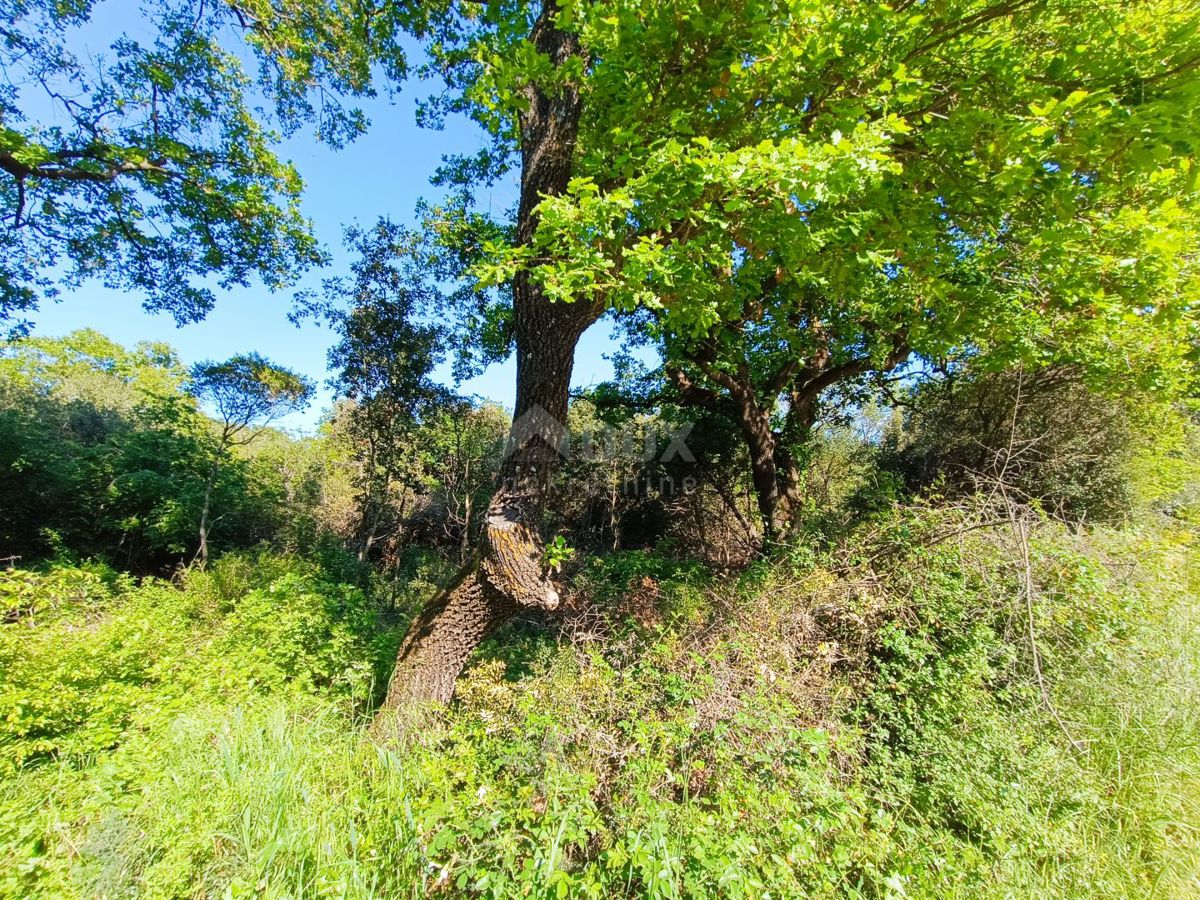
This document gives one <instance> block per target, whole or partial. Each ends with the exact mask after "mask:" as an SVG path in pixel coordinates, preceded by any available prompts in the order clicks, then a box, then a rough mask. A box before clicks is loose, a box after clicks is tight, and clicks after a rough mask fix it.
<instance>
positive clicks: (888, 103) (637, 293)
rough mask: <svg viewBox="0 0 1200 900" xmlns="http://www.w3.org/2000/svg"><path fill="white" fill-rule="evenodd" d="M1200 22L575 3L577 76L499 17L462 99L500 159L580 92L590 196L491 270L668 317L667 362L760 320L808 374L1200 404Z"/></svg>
mask: <svg viewBox="0 0 1200 900" xmlns="http://www.w3.org/2000/svg"><path fill="white" fill-rule="evenodd" d="M491 11H492V7H489V13H490V12H491ZM1197 18H1198V17H1197V14H1196V12H1195V11H1194V10H1191V9H1190V8H1188V7H1186V6H1181V5H1179V4H1176V3H1172V2H1165V0H1164V2H1150V3H1143V4H1136V5H1134V4H1121V5H1118V6H1117V7H1112V8H1110V7H1107V6H1106V7H1103V8H1100V7H1087V8H1080V7H1078V6H1077V5H1076V4H1067V3H1061V2H1043V3H1034V2H1022V0H1011V2H1003V0H1002V2H985V3H980V2H939V3H909V2H900V3H897V4H895V5H894V6H892V7H887V6H881V5H876V4H828V3H818V2H749V0H744V2H738V3H725V2H720V3H718V2H707V0H698V2H669V3H655V4H645V3H635V2H604V3H584V2H568V3H565V4H562V5H561V6H560V13H559V22H560V24H561V25H563V26H564V27H569V28H573V29H577V30H578V31H579V33H580V35H581V42H582V45H583V48H584V51H583V53H582V55H581V56H580V57H579V58H577V59H574V60H571V61H570V64H568V65H564V66H559V67H557V68H555V67H552V66H551V64H550V61H549V60H548V59H546V58H544V57H540V56H539V55H538V54H536V53H535V52H534V51H533V49H532V44H531V43H530V42H529V41H528V40H527V39H526V38H524V37H522V36H515V37H514V35H517V33H518V29H517V27H516V25H515V23H514V21H512V20H502V21H500V22H499V23H498V24H497V25H496V27H495V28H494V30H493V31H491V32H488V33H487V34H482V33H477V34H475V35H470V36H468V38H467V39H464V40H463V41H462V42H460V44H459V46H458V48H457V49H456V50H453V51H451V50H447V51H445V54H446V59H447V60H449V61H450V62H456V63H457V64H458V66H459V67H458V69H457V70H455V71H457V72H458V73H459V76H460V77H459V79H458V81H457V82H455V81H454V80H453V79H452V83H454V84H457V85H458V86H459V87H460V89H461V93H460V94H459V96H458V98H457V99H456V100H455V101H454V102H452V103H447V104H445V106H446V107H447V108H451V107H453V108H459V109H464V110H466V111H468V112H470V113H471V114H473V115H474V116H475V118H476V119H477V120H478V121H480V122H482V123H484V124H485V125H487V126H488V127H489V128H490V129H491V131H492V133H493V134H494V135H495V136H496V139H497V146H498V147H500V148H501V149H504V150H510V149H511V147H512V146H513V140H514V128H513V123H514V121H515V117H516V115H517V114H518V113H519V111H520V110H521V109H522V105H523V103H524V102H525V99H524V98H525V91H524V90H523V87H522V86H523V85H525V84H527V83H528V82H529V81H530V80H533V79H540V80H541V82H542V83H553V81H554V80H555V79H559V80H562V81H568V80H569V81H570V82H572V83H575V84H577V85H578V86H579V89H580V91H581V93H582V96H583V98H584V103H583V109H584V112H583V120H582V123H581V134H580V141H579V151H578V153H577V157H576V159H575V160H574V172H575V177H574V179H573V181H572V182H571V185H570V189H569V191H568V192H567V193H566V194H564V195H562V196H558V197H547V198H544V200H543V202H542V204H541V206H540V208H539V214H540V221H539V227H538V230H537V234H536V236H535V238H534V240H533V241H532V242H531V243H528V244H523V245H517V244H515V243H513V242H505V241H493V242H492V243H491V244H490V245H489V249H490V251H491V254H492V256H491V259H490V260H489V262H488V263H487V264H485V265H482V266H480V267H478V268H477V272H478V273H479V274H480V275H481V277H482V278H483V279H484V281H485V282H499V281H502V280H505V279H509V278H511V277H513V275H514V274H515V273H516V272H517V271H520V270H522V269H528V270H529V271H531V272H532V274H533V277H534V278H535V279H538V280H540V281H541V282H542V283H543V284H544V285H545V286H546V287H547V289H548V290H549V291H550V293H551V294H552V295H553V296H554V297H556V298H557V299H559V300H561V301H564V302H572V301H576V300H578V299H581V298H587V299H591V298H594V297H597V296H599V297H601V298H603V300H604V301H605V302H606V303H607V304H608V305H609V306H610V307H611V308H614V309H617V310H621V311H631V310H636V309H641V310H649V311H650V313H651V315H649V316H648V317H647V318H646V319H645V320H644V321H643V322H642V324H641V326H639V327H642V328H644V329H645V330H647V331H648V332H649V333H650V334H651V335H654V336H660V337H663V338H665V339H666V340H668V353H670V352H672V349H673V348H680V347H684V348H686V347H688V346H689V345H695V344H696V343H697V342H701V341H707V340H710V339H712V338H713V337H714V336H716V337H718V338H719V339H721V340H725V341H736V340H738V339H739V338H738V334H740V333H741V328H740V324H744V323H751V324H752V323H765V324H763V326H762V329H761V333H760V335H759V336H758V337H757V338H756V341H757V342H758V344H759V345H760V346H762V347H764V348H767V347H773V348H775V349H777V350H780V351H782V352H784V353H785V354H786V355H787V356H788V357H790V358H796V359H801V360H803V359H812V358H813V357H815V356H820V355H833V356H837V355H839V354H840V355H842V356H845V357H850V356H860V355H862V354H863V353H864V352H865V353H866V354H868V355H873V356H874V357H875V358H877V359H882V358H883V357H885V356H886V355H887V354H889V353H891V352H894V351H895V349H896V347H897V346H898V345H901V344H902V345H906V346H909V347H911V348H912V349H913V350H915V351H916V352H918V353H921V354H924V355H927V356H929V357H935V358H940V357H944V356H946V355H950V354H956V353H972V354H978V353H984V354H986V355H987V356H988V357H989V358H990V359H992V360H994V361H996V362H997V363H1009V362H1013V361H1015V360H1024V361H1030V362H1034V363H1047V362H1064V361H1073V362H1083V363H1084V364H1085V365H1086V366H1087V367H1088V368H1089V370H1090V371H1092V372H1094V373H1095V374H1097V375H1098V376H1100V377H1108V378H1127V377H1130V376H1133V377H1135V378H1137V379H1139V380H1141V381H1142V382H1144V383H1146V384H1148V385H1154V386H1158V387H1171V386H1174V387H1179V386H1180V384H1181V383H1182V382H1183V381H1184V380H1185V379H1187V378H1188V377H1190V369H1191V361H1192V352H1193V348H1194V344H1195V321H1194V309H1193V306H1194V301H1193V299H1192V298H1194V296H1195V294H1196V288H1197V284H1198V283H1197V273H1196V266H1195V254H1194V248H1195V246H1196V239H1197V215H1196V212H1197V207H1196V175H1197V168H1196V164H1195V148H1196V138H1197V135H1196V120H1195V116H1194V113H1193V110H1194V109H1195V108H1196V107H1197V105H1200V79H1197V78H1196V77H1195V76H1196V70H1197V66H1198V65H1200V33H1198V30H1197ZM455 54H457V55H455ZM480 159H483V157H480ZM480 159H476V160H475V161H474V162H475V163H477V164H478V163H479V162H480ZM505 159H506V157H505V156H504V154H503V153H498V152H496V151H494V150H489V151H488V155H487V160H489V161H491V162H493V163H495V162H497V161H498V160H499V161H503V160H505ZM501 168H502V166H499V165H497V166H494V167H493V169H492V170H490V171H491V172H492V173H493V174H494V173H495V172H497V171H500V169H501ZM479 171H480V169H479V165H475V166H474V167H472V166H471V165H467V164H466V162H465V161H464V162H461V164H460V165H459V167H458V168H457V170H455V171H453V172H451V173H450V174H451V175H456V176H457V177H459V179H460V180H463V181H469V180H471V179H472V178H475V180H476V181H478V173H479ZM728 323H735V324H738V325H739V327H738V328H735V329H734V331H733V332H732V333H728V334H725V335H723V336H722V334H721V333H722V331H723V330H724V331H728V329H726V328H725V326H726V325H727V324H728ZM741 349H742V350H743V351H745V350H746V348H745V347H743V348H741ZM745 358H746V353H745V352H737V353H732V354H729V355H728V356H724V355H722V354H717V361H716V365H718V366H726V367H727V368H730V369H732V367H734V366H735V365H736V362H737V361H741V360H744V359H745Z"/></svg>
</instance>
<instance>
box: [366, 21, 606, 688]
mask: <svg viewBox="0 0 1200 900" xmlns="http://www.w3.org/2000/svg"><path fill="white" fill-rule="evenodd" d="M556 11H557V3H556V2H555V0H545V2H544V4H543V7H542V10H541V13H540V15H539V17H538V19H537V21H536V23H535V24H534V27H533V30H532V32H531V34H530V38H531V40H532V41H533V43H534V44H535V46H536V47H537V48H538V50H539V51H540V52H542V53H544V54H546V55H547V56H548V57H549V58H550V59H551V60H552V61H553V62H554V63H555V64H556V65H561V64H562V63H564V62H566V61H567V60H568V59H570V58H571V57H572V56H576V55H578V54H579V53H580V47H579V41H578V36H577V35H575V34H572V33H570V32H566V31H562V30H561V29H559V28H558V27H557V26H556V25H555V15H556ZM525 93H526V99H527V100H528V108H527V110H526V111H525V112H524V113H522V115H521V117H520V133H521V155H522V165H521V200H520V205H519V207H518V213H517V240H518V242H520V243H527V242H528V241H530V240H531V239H532V238H533V235H534V233H535V231H536V230H537V205H538V203H539V202H541V198H542V197H543V196H546V195H555V194H559V193H562V192H563V191H564V190H565V189H566V186H567V182H568V181H569V180H570V178H571V172H572V167H573V163H574V156H575V142H576V137H577V134H578V130H579V113H580V99H579V92H578V90H577V89H575V88H574V87H572V86H569V85H568V86H566V87H562V88H559V89H556V90H554V91H547V90H544V89H543V88H542V87H540V86H538V85H533V84H531V85H528V86H526V88H525ZM601 312H602V307H601V306H599V305H598V304H597V303H595V302H593V301H590V300H579V301H576V302H574V303H553V302H551V301H550V300H549V299H548V298H547V297H546V296H545V294H544V292H543V291H542V289H541V287H540V285H539V284H538V283H537V281H536V279H534V278H532V277H530V273H528V272H523V273H520V274H519V275H518V276H517V277H516V278H515V279H514V283H513V322H514V331H515V338H516V352H517V394H516V403H515V406H514V410H513V429H512V432H511V434H510V437H509V447H508V452H507V455H506V457H505V459H504V462H503V464H502V466H501V470H500V484H499V486H498V488H497V490H496V493H495V494H494V495H493V497H492V500H491V502H490V503H489V505H488V510H487V516H486V518H485V527H484V532H483V535H482V537H481V540H480V546H479V548H478V550H477V552H476V553H475V555H474V556H473V557H472V559H471V561H470V562H469V563H468V564H467V565H466V566H465V567H464V568H463V570H462V571H461V572H460V573H459V575H458V577H457V578H456V579H455V581H454V583H453V584H452V585H451V586H450V587H449V588H447V589H446V590H445V591H444V592H443V593H442V595H441V596H439V597H438V598H437V599H436V600H434V601H432V602H431V603H430V604H428V605H427V606H426V607H425V609H423V610H422V611H421V614H420V615H419V616H418V617H417V619H416V621H415V622H414V623H413V625H412V627H411V628H410V629H409V632H408V634H407V635H406V637H405V639H404V642H403V643H402V644H401V647H400V651H399V654H398V657H397V662H396V670H395V673H394V674H393V676H392V681H391V684H390V685H389V688H388V694H387V700H386V702H385V708H398V707H403V706H406V705H408V704H411V703H413V702H426V703H446V702H448V701H449V700H450V698H451V697H452V696H453V693H454V682H455V680H456V679H457V677H458V675H459V673H460V672H461V671H462V668H463V665H464V664H465V663H466V661H467V658H468V657H469V656H470V654H471V651H472V650H474V648H475V647H476V646H477V645H478V644H479V642H480V641H481V640H483V639H484V638H485V637H486V636H487V635H488V634H490V633H491V632H492V631H494V630H495V629H496V628H498V627H499V626H500V625H502V624H504V623H505V622H506V621H508V619H510V618H511V617H512V616H513V615H514V614H515V613H516V612H517V611H519V610H520V609H522V608H528V607H540V608H543V609H553V608H555V607H556V606H557V605H558V602H559V589H558V588H557V587H556V586H555V585H554V584H553V583H552V581H551V580H550V578H549V574H548V573H547V571H546V569H545V565H544V562H543V556H544V548H543V545H542V541H541V538H540V536H539V533H538V526H539V523H540V519H541V514H542V509H543V506H544V503H545V497H546V491H547V489H548V487H549V484H550V479H551V477H552V475H553V474H554V471H555V468H556V467H557V465H558V460H559V446H560V442H561V439H562V437H563V434H564V433H565V422H566V417H567V403H568V398H569V390H570V385H571V369H572V365H573V363H574V358H575V345H576V344H577V343H578V341H579V337H580V335H581V334H583V332H584V330H585V329H586V328H587V327H588V326H589V325H591V324H592V323H593V322H595V321H596V319H597V318H598V317H599V315H600V313H601Z"/></svg>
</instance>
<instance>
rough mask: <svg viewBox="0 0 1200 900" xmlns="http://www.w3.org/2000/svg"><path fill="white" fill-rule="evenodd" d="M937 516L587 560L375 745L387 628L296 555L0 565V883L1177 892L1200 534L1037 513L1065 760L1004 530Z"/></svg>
mask: <svg viewBox="0 0 1200 900" xmlns="http://www.w3.org/2000/svg"><path fill="white" fill-rule="evenodd" d="M961 524H962V523H961V521H960V520H959V519H957V518H955V516H954V514H952V513H951V512H948V511H936V510H909V511H904V512H898V513H895V514H891V515H888V516H884V517H882V518H880V519H878V520H877V521H876V523H875V524H874V525H873V526H872V527H871V528H870V529H864V530H863V532H862V533H861V534H860V535H858V536H857V537H853V538H850V539H848V541H847V542H846V543H845V544H842V545H839V546H838V547H835V548H834V549H832V550H829V551H827V552H826V551H821V552H817V551H814V550H812V549H811V548H809V549H806V548H798V549H797V550H796V552H795V553H794V554H793V555H792V556H791V557H790V558H788V559H779V560H776V561H775V562H773V563H763V564H760V565H757V566H755V567H753V568H752V569H751V570H749V571H748V572H746V573H745V574H744V575H742V576H741V577H740V578H738V579H736V580H731V581H730V580H726V581H717V580H714V579H713V578H711V577H710V576H708V575H707V574H706V573H704V572H703V571H702V570H701V569H699V568H698V567H696V566H694V565H690V564H684V563H679V562H673V561H671V560H668V559H665V558H663V557H658V556H654V555H652V554H638V553H634V554H620V555H615V556H611V557H608V558H605V559H603V560H599V561H596V562H595V563H593V564H592V565H590V566H588V567H587V568H586V570H585V573H584V575H583V576H582V578H581V581H580V584H581V586H582V587H583V589H585V590H586V591H587V592H588V594H589V595H590V596H591V597H592V600H593V608H594V609H598V610H599V611H600V614H599V616H598V617H593V618H591V619H588V620H587V621H586V622H583V623H582V624H581V623H579V622H576V623H571V622H568V623H567V624H566V625H565V626H564V627H562V629H561V634H559V633H557V632H556V631H555V630H554V629H545V628H541V627H534V626H531V625H529V624H524V623H518V624H516V625H515V626H513V627H512V628H511V629H509V631H508V632H507V633H506V634H504V635H501V636H499V637H498V638H497V639H495V640H493V641H492V642H490V643H489V644H488V645H486V646H485V647H484V648H482V649H481V652H480V653H479V655H478V658H477V660H476V662H475V663H474V665H473V667H472V669H471V670H470V672H469V673H468V675H467V676H466V677H465V678H464V680H463V682H462V684H461V687H460V694H459V700H458V701H457V702H456V705H455V706H454V707H453V708H452V709H451V710H450V711H449V712H448V713H446V714H445V715H444V716H441V717H437V718H434V719H431V720H429V721H426V722H424V723H421V726H420V727H411V728H410V729H409V730H408V732H407V737H405V738H403V739H402V740H400V741H398V742H396V743H394V744H392V745H389V746H387V747H383V746H379V745H376V744H375V743H373V742H371V741H370V740H369V739H368V738H367V736H366V730H365V729H366V725H367V722H368V719H369V712H370V702H371V698H372V696H374V694H375V692H374V690H373V688H374V687H377V686H378V683H379V681H380V679H381V678H382V677H383V675H384V674H386V665H387V660H388V659H389V657H390V654H391V653H392V652H393V650H394V647H395V642H396V639H397V635H398V632H399V625H398V623H397V621H396V620H394V619H393V618H392V617H390V616H389V615H385V614H382V613H381V612H380V611H379V610H378V609H377V606H376V601H375V600H374V599H373V593H372V592H371V591H364V590H362V589H359V588H355V587H351V586H348V585H344V584H341V583H340V582H337V581H336V579H334V578H333V577H332V576H330V575H328V574H327V573H325V572H324V571H322V570H320V569H319V568H317V567H315V566H313V565H312V564H306V563H302V562H300V561H297V560H294V559H287V558H275V557H266V556H264V557H259V558H257V559H250V558H246V557H229V558H227V559H226V560H223V561H221V562H219V563H218V564H217V565H216V566H215V567H214V569H213V571H211V572H210V573H209V574H207V575H204V576H197V577H195V578H193V579H192V580H191V581H190V582H189V583H188V584H186V585H184V586H183V587H182V588H180V587H176V586H172V585H168V584H163V583H158V582H146V583H142V584H135V583H133V582H131V581H129V580H127V579H123V578H121V577H119V576H116V575H113V574H112V573H110V572H106V571H104V570H101V569H86V568H84V569H59V570H53V571H49V572H42V573H31V572H20V571H18V572H13V573H6V574H4V575H3V576H2V580H0V596H2V597H4V598H6V599H5V601H4V602H5V603H6V604H7V605H6V606H5V609H6V610H7V611H8V612H7V614H6V617H5V624H3V625H0V673H2V674H0V721H2V722H3V723H4V724H3V726H0V765H3V766H4V771H3V780H2V783H0V895H3V896H11V897H30V896H33V897H112V898H115V897H128V896H145V897H196V896H199V897H208V896H211V897H320V896H331V897H409V896H413V897H419V896H426V895H435V896H439V895H440V896H455V895H464V894H465V895H479V896H495V897H524V896H533V897H558V896H594V897H620V896H631V897H633V896H654V897H681V896H689V897H696V896H712V897H718V896H719V897H740V896H745V897H751V896H753V897H761V896H766V895H769V896H773V897H790V896H814V895H815V896H845V895H851V896H866V897H887V896H895V897H900V896H911V897H918V896H919V897H943V896H995V897H1004V896H1013V897H1026V896H1031V895H1032V896H1046V897H1063V896H1079V897H1094V896H1112V897H1126V896H1162V897H1167V896H1178V897H1186V896H1193V895H1195V894H1196V892H1197V887H1198V882H1197V871H1198V864H1200V835H1198V833H1197V828H1198V827H1200V816H1198V811H1197V803H1198V802H1200V780H1198V779H1200V701H1198V697H1197V690H1198V688H1200V633H1198V632H1200V619H1198V615H1200V597H1198V595H1197V582H1196V573H1197V567H1196V562H1195V560H1194V558H1193V556H1194V553H1193V542H1194V535H1193V533H1192V532H1191V531H1190V530H1189V529H1187V528H1185V527H1183V526H1181V525H1168V524H1161V525H1159V524H1154V525H1145V526H1143V527H1141V528H1138V529H1128V530H1123V531H1121V530H1100V529H1097V530H1093V531H1089V532H1083V533H1079V534H1076V533H1073V532H1070V531H1067V530H1065V529H1063V528H1061V527H1059V526H1056V525H1053V524H1049V523H1045V524H1042V525H1040V526H1039V527H1037V528H1036V529H1035V530H1034V531H1033V536H1032V540H1031V550H1032V568H1033V574H1034V576H1035V581H1036V584H1037V589H1038V593H1037V596H1036V604H1035V630H1036V638H1037V644H1038V648H1039V661H1040V663H1041V665H1042V667H1043V669H1044V671H1045V673H1046V677H1047V680H1048V683H1049V686H1050V698H1049V699H1050V701H1051V703H1052V705H1053V707H1054V708H1055V710H1056V712H1057V714H1058V716H1059V717H1060V718H1061V719H1062V721H1063V723H1064V725H1065V727H1066V729H1067V730H1068V731H1069V732H1070V733H1071V737H1072V738H1073V739H1074V740H1075V741H1076V742H1077V743H1078V744H1079V746H1080V747H1081V749H1080V750H1076V749H1073V747H1072V745H1071V743H1070V742H1069V741H1068V739H1067V737H1066V736H1065V735H1064V734H1063V732H1062V730H1061V729H1060V728H1059V726H1058V725H1057V724H1056V723H1055V721H1054V718H1053V717H1052V716H1051V715H1050V713H1049V710H1048V709H1047V704H1046V702H1045V700H1044V698H1043V697H1042V695H1041V692H1040V690H1039V689H1038V687H1037V685H1036V681H1035V679H1034V677H1033V673H1032V661H1033V660H1032V655H1031V653H1030V635H1029V633H1028V628H1027V626H1026V622H1025V607H1024V604H1023V601H1022V600H1021V591H1020V587H1021V581H1022V573H1021V571H1020V567H1019V566H1017V565H1015V564H1014V546H1013V543H1012V537H1011V535H1010V534H1008V533H1007V532H1005V531H1004V530H1003V529H999V530H995V531H989V530H981V531H978V532H970V533H967V534H964V535H962V536H961V537H958V538H955V539H951V540H942V541H940V542H938V543H934V542H933V540H932V539H934V538H937V537H939V536H942V535H944V534H947V533H950V532H951V531H953V530H954V529H955V528H957V527H959V526H960V525H961ZM378 593H380V591H378V590H376V591H374V594H378ZM418 593H419V592H418ZM414 599H415V598H414ZM584 626H586V627H584ZM571 636H574V640H571V639H570V637H571Z"/></svg>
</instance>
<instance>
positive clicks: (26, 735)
mask: <svg viewBox="0 0 1200 900" xmlns="http://www.w3.org/2000/svg"><path fill="white" fill-rule="evenodd" d="M0 598H4V601H3V602H4V604H5V610H6V613H5V622H6V624H5V625H3V626H2V627H0V671H3V672H4V677H3V680H2V681H0V721H3V722H4V729H3V731H2V732H0V771H6V772H9V773H12V772H15V771H17V770H19V769H21V768H23V767H28V766H29V765H32V764H37V763H39V762H45V761H49V760H63V761H64V762H65V763H68V764H71V765H75V764H86V762H87V760H88V759H90V758H91V757H93V756H94V755H95V754H98V753H103V752H105V751H109V750H112V749H113V748H115V747H118V746H119V745H121V744H122V743H124V742H125V741H126V740H127V739H128V738H129V737H130V735H131V734H132V733H134V732H137V731H154V730H155V729H159V728H161V727H163V725H164V723H166V722H168V721H170V719H171V718H172V717H173V716H175V715H177V714H179V713H180V712H181V711H183V710H185V709H188V708H190V707H191V706H193V705H195V704H196V703H197V702H202V701H203V702H228V701H230V700H233V699H237V698H244V697H246V696H248V695H250V694H252V693H261V692H264V691H269V692H273V693H280V692H281V691H282V692H286V693H294V692H297V691H300V692H310V693H315V692H318V691H319V692H320V693H321V694H322V695H323V696H326V697H327V698H330V699H335V700H336V699H339V698H344V699H346V700H349V701H353V702H355V703H357V704H360V706H361V704H362V703H364V702H365V701H367V700H368V699H369V698H370V694H371V691H372V688H373V687H374V685H375V684H376V682H377V680H378V677H379V673H380V672H381V671H382V670H384V668H385V667H386V665H387V664H388V663H389V662H390V658H391V654H392V653H393V652H394V648H395V644H396V639H395V636H394V635H392V634H390V633H389V632H388V631H387V630H386V629H385V628H384V627H383V625H382V623H381V621H380V619H379V616H378V614H377V611H376V609H375V607H374V605H373V603H372V602H371V601H370V599H369V597H368V596H367V594H366V593H364V591H363V590H362V589H360V588H358V587H354V586H352V585H347V584H340V583H334V582H330V581H328V580H326V579H325V578H324V577H323V576H322V574H321V572H320V571H319V570H318V569H316V567H315V566H313V565H311V564H303V563H300V562H298V561H296V560H294V559H288V558H279V557H271V556H269V555H265V554H258V555H255V556H236V555H231V556H228V557H225V558H223V559H222V560H220V561H219V562H218V564H217V565H215V566H214V567H213V568H212V570H211V571H210V572H208V573H196V574H194V575H193V576H191V578H190V580H189V582H188V583H185V585H184V586H183V587H182V588H178V587H175V586H173V585H171V584H169V583H167V582H164V581H159V580H156V579H146V580H144V581H142V582H141V583H135V582H134V581H133V580H132V579H130V578H128V577H127V576H117V575H115V574H114V573H112V572H111V571H110V570H106V569H103V568H98V567H91V568H71V567H59V568H52V569H49V570H48V571H46V572H44V573H37V572H30V571H23V570H15V571H8V572H0Z"/></svg>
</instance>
